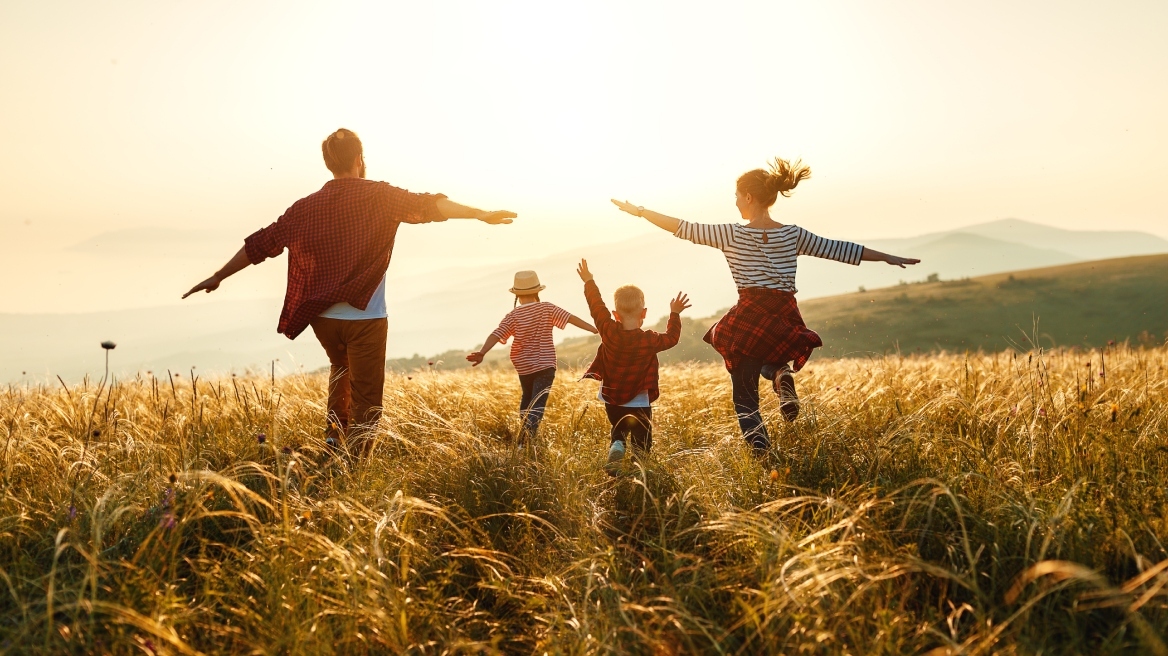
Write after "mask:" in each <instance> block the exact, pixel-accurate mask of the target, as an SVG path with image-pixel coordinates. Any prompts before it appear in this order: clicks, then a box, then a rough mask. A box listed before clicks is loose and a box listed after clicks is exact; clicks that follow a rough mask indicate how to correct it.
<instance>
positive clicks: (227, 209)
mask: <svg viewBox="0 0 1168 656" xmlns="http://www.w3.org/2000/svg"><path fill="white" fill-rule="evenodd" d="M1166 29H1168V3H1164V2H1159V1H1148V2H1119V3H1105V4H1101V3H1088V2H1068V1H1065V0H1063V1H1058V2H1027V3H1018V2H977V3H954V2H924V1H921V2H879V3H871V2H851V3H839V2H805V1H804V2H775V1H766V2H750V3H747V2H727V3H679V2H653V3H629V2H611V3H608V2H588V3H575V4H571V5H569V4H568V3H548V2H538V3H537V2H530V3H516V2H490V3H486V2H460V3H455V2H431V3H417V2H414V3H385V2H368V3H341V2H329V3H323V2H320V3H305V2H287V1H282V2H267V3H260V2H198V3H191V2H181V3H180V2H158V1H157V0H153V1H150V2H130V1H119V2H73V3H65V2H31V1H28V2H25V1H18V0H14V1H7V2H4V3H3V4H0V89H2V93H3V97H4V103H3V105H4V120H3V121H2V122H0V143H2V144H3V146H2V147H0V235H2V238H0V272H2V273H3V274H4V277H5V279H6V280H7V281H8V284H7V285H5V286H4V288H3V289H0V312H68V311H73V310H79V309H84V310H92V309H99V308H118V307H140V306H145V305H152V304H158V303H160V302H163V301H162V300H160V299H165V302H175V303H177V302H178V296H179V295H180V294H181V292H182V291H184V290H185V286H189V284H193V283H194V282H197V281H198V280H199V279H201V278H202V277H205V275H207V274H209V273H211V272H212V271H214V270H215V269H216V268H217V267H218V266H219V265H221V264H222V262H223V261H224V260H226V259H227V258H228V257H229V256H230V255H231V254H232V252H233V250H234V248H236V247H237V245H238V243H239V242H237V241H229V242H228V243H227V245H226V246H225V247H224V249H223V250H216V251H215V252H208V253H207V254H206V257H205V259H200V258H198V257H194V258H187V259H184V260H182V261H181V262H175V263H174V264H173V266H169V265H168V264H167V262H166V257H165V254H164V253H151V254H143V259H142V260H141V261H138V260H135V259H134V258H129V259H123V260H122V261H119V262H116V263H114V262H111V263H108V264H104V265H103V264H102V263H101V262H98V261H96V260H94V261H85V262H83V263H81V264H78V260H75V259H71V258H70V257H69V256H68V254H67V252H66V251H64V249H65V248H66V247H68V246H71V245H73V244H75V243H77V242H79V241H82V240H84V239H87V238H90V237H93V236H95V235H98V234H100V233H103V232H107V231H111V230H117V229H124V228H132V227H151V226H155V227H167V228H175V229H182V230H196V229H197V230H205V231H216V232H218V233H223V234H229V235H234V236H232V237H231V239H232V240H234V239H236V238H238V240H242V238H243V237H244V236H246V235H247V234H248V233H250V232H252V231H254V230H255V229H257V228H259V227H261V226H263V225H266V224H267V223H269V222H271V221H272V220H274V219H275V218H276V217H277V216H279V214H280V213H281V212H282V211H283V210H284V209H285V208H286V207H287V206H288V205H290V204H291V203H292V202H293V201H295V200H296V199H298V198H300V197H302V196H305V195H307V194H309V193H311V192H312V191H315V190H316V189H318V188H319V187H320V186H321V184H323V183H324V181H325V180H326V179H327V178H328V173H327V171H326V170H325V168H324V166H323V164H322V163H321V159H320V150H319V144H320V141H321V139H323V138H324V136H326V135H327V134H328V133H329V132H330V131H332V130H334V129H336V128H337V127H340V126H344V127H348V128H351V129H353V130H356V131H357V132H358V133H359V134H360V135H361V136H362V138H363V140H364V141H365V144H366V159H367V161H368V165H369V176H370V177H373V178H378V179H384V180H388V181H390V182H392V183H394V184H396V185H399V186H403V187H407V188H409V189H411V190H417V191H435V192H443V193H446V194H448V195H449V196H451V197H452V198H453V199H455V200H458V201H461V202H466V203H470V204H474V205H478V206H481V207H486V208H505V209H511V210H514V211H516V212H518V213H519V215H520V219H519V221H517V222H516V223H515V224H514V225H512V226H507V227H488V226H482V225H465V224H462V225H453V226H451V225H446V226H441V227H437V228H434V229H433V230H432V232H430V233H427V234H426V235H424V236H410V237H409V238H408V239H412V240H413V241H412V242H409V243H410V244H413V245H414V248H415V249H424V248H429V249H438V250H440V249H443V248H445V247H446V246H444V244H445V243H446V241H445V240H449V239H457V240H459V241H460V244H461V245H460V246H458V248H462V249H463V251H458V252H463V253H464V254H465V256H466V257H468V258H470V259H474V258H484V259H493V260H506V259H508V258H514V257H521V256H524V255H526V254H530V253H538V254H550V253H554V252H556V251H558V250H563V249H564V248H565V247H566V246H567V245H577V244H582V243H589V242H596V243H599V242H608V241H614V240H618V239H622V238H625V237H631V236H635V235H638V234H642V233H644V232H646V231H648V230H650V229H651V228H650V227H649V226H647V225H645V224H644V223H642V222H639V221H637V220H636V219H632V218H630V217H628V216H626V215H622V214H620V213H618V212H617V211H616V210H615V209H614V208H612V207H611V205H610V204H609V203H608V198H610V197H613V196H615V197H619V198H628V199H629V200H631V201H633V202H635V203H640V204H644V205H646V206H648V207H652V208H654V209H657V210H659V211H662V212H666V213H669V214H673V215H676V216H681V217H683V218H693V219H700V220H707V221H718V220H731V219H733V218H734V216H735V214H734V206H733V183H734V179H735V178H736V177H737V176H738V175H739V174H740V173H742V172H743V171H745V170H747V169H750V168H754V167H756V166H760V165H762V164H763V163H764V161H765V160H766V159H767V158H769V157H772V156H774V155H782V156H786V157H802V158H803V159H804V160H805V161H806V162H808V163H809V164H810V165H811V167H812V170H813V177H812V179H811V180H810V181H809V182H807V183H806V184H805V186H800V188H799V189H798V191H797V192H796V194H795V195H794V197H793V198H791V199H789V200H782V199H780V204H779V205H778V206H777V207H776V218H777V219H778V220H780V221H788V222H795V223H799V224H800V225H805V226H807V227H809V228H811V229H813V230H815V231H816V232H819V233H821V234H824V235H828V236H832V237H842V238H854V239H862V238H865V237H897V236H907V235H912V234H918V233H921V232H928V231H934V230H941V229H947V228H953V227H958V226H961V225H964V224H970V223H977V222H983V221H990V220H994V219H999V218H1005V217H1018V218H1023V219H1026V220H1030V221H1035V222H1040V223H1047V224H1051V225H1056V226H1060V227H1064V228H1074V229H1131V230H1143V231H1148V232H1152V233H1156V234H1158V235H1161V236H1168V197H1166V196H1165V194H1164V192H1163V187H1164V181H1165V180H1168V162H1166V159H1165V157H1164V151H1165V149H1166V147H1168V121H1165V119H1164V117H1165V116H1168V83H1166V82H1165V81H1166V80H1168V39H1165V38H1164V35H1165V33H1166ZM395 257H396V256H395ZM406 261H407V262H408V258H407V259H406ZM282 266H283V265H282V264H281V265H280V266H270V267H269V271H268V272H267V273H265V274H264V276H265V277H263V278H262V279H261V278H260V277H255V278H254V279H253V282H251V283H249V282H247V281H240V282H238V283H237V282H236V281H232V284H231V287H232V288H231V289H226V288H227V287H228V285H225V290H224V291H223V293H222V295H221V296H220V297H221V298H244V297H248V296H249V295H251V296H274V295H276V294H278V293H279V279H280V277H281V274H282V271H281V269H282ZM106 267H108V270H109V271H110V272H111V273H110V278H108V279H107V281H106V282H101V281H100V279H101V276H100V275H96V274H97V273H99V272H100V271H103V270H105V268H106ZM134 267H140V269H139V270H137V273H132V272H133V271H134ZM154 269H167V270H169V271H170V272H171V273H172V274H173V275H172V276H171V277H166V276H164V278H165V281H166V282H165V286H163V287H151V288H149V290H148V291H138V288H133V289H131V288H128V287H127V286H126V285H125V284H122V283H121V282H119V281H123V280H126V279H127V276H131V275H137V276H142V275H143V274H145V273H147V272H148V271H150V270H154ZM119 272H120V273H119ZM168 275H170V274H168ZM261 280H262V281H263V282H259V281H261ZM183 281H185V282H183ZM184 285H185V286H184ZM171 287H173V288H174V289H173V294H172V293H171ZM142 289H146V288H145V287H143V288H142Z"/></svg>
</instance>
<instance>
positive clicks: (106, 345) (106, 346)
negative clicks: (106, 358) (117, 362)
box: [101, 339, 118, 351]
mask: <svg viewBox="0 0 1168 656" xmlns="http://www.w3.org/2000/svg"><path fill="white" fill-rule="evenodd" d="M101 347H102V348H103V349H105V350H107V351H112V350H114V349H116V348H117V347H118V345H117V344H114V343H113V342H111V341H109V340H108V339H107V340H105V341H104V342H102V343H101Z"/></svg>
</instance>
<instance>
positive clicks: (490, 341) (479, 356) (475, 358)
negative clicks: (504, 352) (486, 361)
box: [466, 333, 499, 367]
mask: <svg viewBox="0 0 1168 656" xmlns="http://www.w3.org/2000/svg"><path fill="white" fill-rule="evenodd" d="M498 343H499V340H498V338H496V337H495V334H494V333H491V334H490V335H489V336H488V337H487V341H486V342H484V343H483V347H482V348H481V349H479V350H477V351H475V352H474V353H471V354H470V355H468V356H466V359H467V362H470V363H472V364H471V365H470V366H472V367H477V366H479V365H480V364H482V362H483V356H485V355H486V354H487V351H490V350H491V349H493V348H495V344H498Z"/></svg>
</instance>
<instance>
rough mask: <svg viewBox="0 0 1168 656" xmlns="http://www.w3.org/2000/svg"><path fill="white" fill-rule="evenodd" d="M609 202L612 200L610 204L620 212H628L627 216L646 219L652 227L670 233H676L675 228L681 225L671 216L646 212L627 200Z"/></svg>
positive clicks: (678, 220) (651, 211)
mask: <svg viewBox="0 0 1168 656" xmlns="http://www.w3.org/2000/svg"><path fill="white" fill-rule="evenodd" d="M611 200H612V204H613V205H616V206H617V207H619V208H620V209H621V211H622V212H628V213H629V214H632V215H633V216H639V217H641V218H643V219H648V220H649V223H652V224H653V225H655V226H657V227H658V228H661V229H662V230H667V231H669V232H670V233H674V232H677V227H678V226H679V225H681V219H675V218H673V217H672V216H666V215H664V214H661V213H660V212H654V211H653V210H647V209H645V208H644V207H641V206H640V205H633V204H632V203H630V202H628V201H627V200H626V201H619V200H617V199H615V198H613V199H611Z"/></svg>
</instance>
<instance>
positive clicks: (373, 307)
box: [320, 275, 389, 321]
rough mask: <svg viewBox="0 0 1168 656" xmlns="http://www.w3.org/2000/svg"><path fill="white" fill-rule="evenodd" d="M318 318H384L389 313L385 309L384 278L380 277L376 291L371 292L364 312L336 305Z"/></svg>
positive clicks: (347, 306) (351, 319) (348, 319)
mask: <svg viewBox="0 0 1168 656" xmlns="http://www.w3.org/2000/svg"><path fill="white" fill-rule="evenodd" d="M320 316H322V317H324V318H326V319H344V320H346V321H358V320H360V319H384V318H386V317H387V316H389V313H388V312H386V309H385V276H384V275H382V276H381V282H380V283H378V284H377V289H375V290H373V296H372V297H370V299H369V305H366V306H365V309H364V310H358V309H357V308H355V307H353V306H352V305H349V304H348V303H337V304H336V305H332V306H329V308H328V309H327V310H325V311H324V312H321V313H320Z"/></svg>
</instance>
